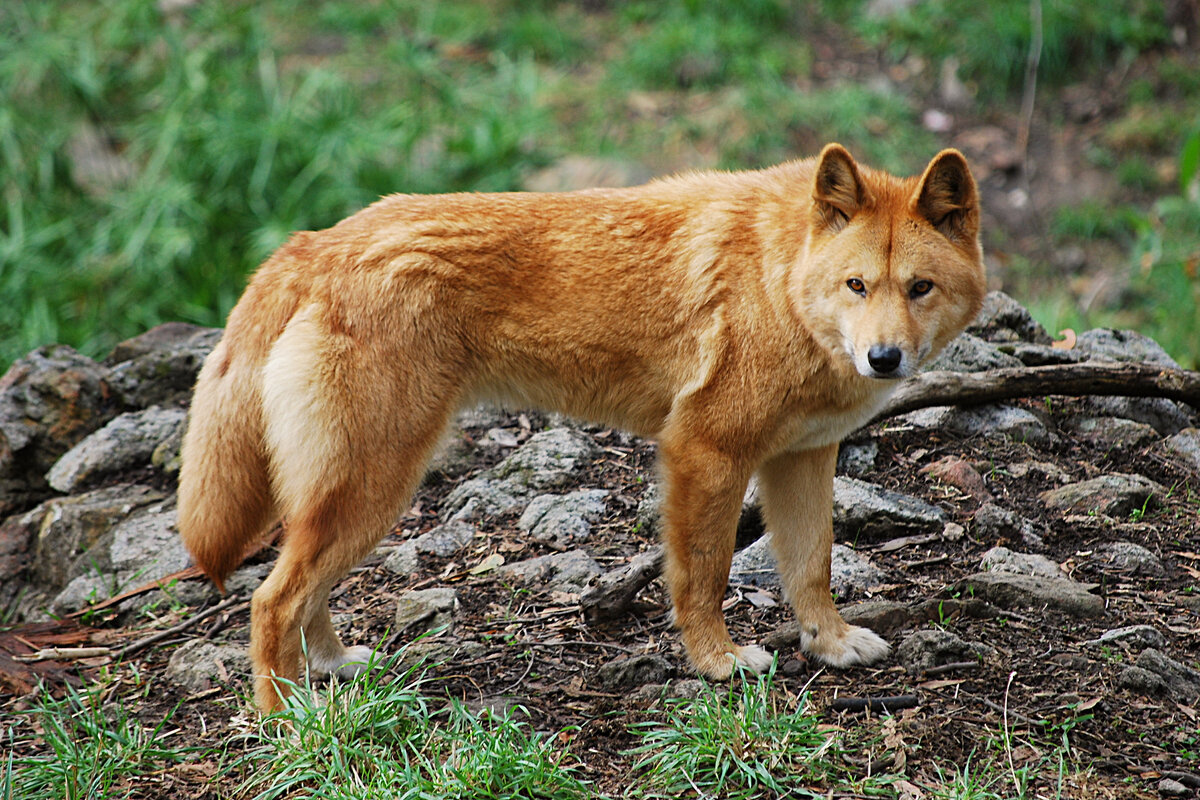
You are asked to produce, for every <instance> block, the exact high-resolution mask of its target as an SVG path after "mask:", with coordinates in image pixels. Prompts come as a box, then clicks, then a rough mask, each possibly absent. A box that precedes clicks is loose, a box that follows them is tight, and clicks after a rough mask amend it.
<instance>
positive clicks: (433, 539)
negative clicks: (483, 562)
mask: <svg viewBox="0 0 1200 800" xmlns="http://www.w3.org/2000/svg"><path fill="white" fill-rule="evenodd" d="M477 533H479V529H478V528H476V527H475V526H474V525H472V524H470V523H469V522H464V521H462V520H456V521H452V522H447V523H446V524H445V525H438V526H437V527H436V528H433V529H431V530H429V531H427V532H426V533H423V534H421V535H420V536H418V537H417V538H416V539H414V540H413V547H414V548H415V549H416V551H417V552H418V553H428V554H429V555H433V556H437V557H438V558H449V557H450V556H452V555H454V554H455V553H457V552H458V551H460V550H462V549H463V548H464V547H466V546H467V545H469V544H470V543H471V542H472V541H474V539H475V535H476V534H477Z"/></svg>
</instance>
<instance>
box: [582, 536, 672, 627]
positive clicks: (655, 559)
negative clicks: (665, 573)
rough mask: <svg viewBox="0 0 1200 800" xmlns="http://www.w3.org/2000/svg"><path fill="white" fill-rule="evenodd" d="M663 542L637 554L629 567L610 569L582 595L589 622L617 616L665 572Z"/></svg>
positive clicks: (585, 614) (584, 612) (584, 614)
mask: <svg viewBox="0 0 1200 800" xmlns="http://www.w3.org/2000/svg"><path fill="white" fill-rule="evenodd" d="M662 568H663V548H662V545H659V546H657V547H653V548H651V549H649V550H647V551H646V552H644V553H639V554H638V555H637V556H634V558H633V560H632V561H630V562H629V563H628V564H626V565H625V566H623V567H621V568H619V569H614V570H612V571H610V572H606V573H604V574H603V575H601V576H600V577H599V578H597V579H596V580H595V582H594V583H593V584H592V585H591V586H589V587H588V588H587V589H586V590H585V591H584V592H583V595H582V596H581V597H580V598H579V606H580V608H581V609H582V610H583V616H584V618H585V619H587V620H588V621H589V622H599V621H601V620H606V619H617V618H618V617H620V616H622V615H623V614H625V612H627V611H628V610H629V608H630V606H632V605H633V598H634V597H635V596H636V595H637V593H638V592H640V591H641V590H642V589H643V588H644V587H645V586H646V584H648V583H650V581H652V580H654V579H655V578H657V577H658V576H659V574H660V573H661V572H662Z"/></svg>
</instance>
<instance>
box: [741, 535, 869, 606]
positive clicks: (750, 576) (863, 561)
mask: <svg viewBox="0 0 1200 800" xmlns="http://www.w3.org/2000/svg"><path fill="white" fill-rule="evenodd" d="M771 537H772V534H767V535H766V536H763V537H761V538H760V539H758V540H757V541H755V542H753V543H752V544H750V545H749V546H748V547H746V548H745V549H743V550H742V551H741V552H739V553H737V554H735V555H734V557H733V564H732V565H731V567H730V573H729V582H730V583H732V584H741V585H747V586H758V587H761V588H765V589H779V588H780V587H781V582H780V578H779V571H778V564H777V562H776V560H775V553H774V551H773V550H772V549H771ZM883 582H884V574H883V572H882V571H880V569H879V568H878V567H876V566H875V565H874V564H872V563H871V562H870V560H869V559H868V558H867V557H866V556H864V555H862V554H861V553H858V552H856V551H855V550H853V549H851V548H850V547H847V546H846V545H844V544H835V545H834V546H833V551H832V555H831V568H830V580H829V585H830V588H831V589H832V590H833V591H835V592H838V593H839V594H845V593H848V592H851V591H864V590H866V589H869V588H871V587H872V586H878V585H879V584H881V583H883Z"/></svg>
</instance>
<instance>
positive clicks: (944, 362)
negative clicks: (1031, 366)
mask: <svg viewBox="0 0 1200 800" xmlns="http://www.w3.org/2000/svg"><path fill="white" fill-rule="evenodd" d="M1021 366H1024V364H1022V363H1021V359H1019V358H1016V357H1015V356H1011V355H1008V354H1007V353H1003V352H1001V351H1000V349H999V348H998V347H996V345H994V344H992V343H991V342H987V341H984V340H983V339H980V338H979V337H978V336H974V335H972V334H970V333H963V334H960V335H959V336H957V337H956V338H954V339H951V340H950V344H948V345H946V347H945V349H943V350H942V352H940V353H938V355H937V357H936V358H934V359H933V360H932V361H930V362H929V363H928V364H926V365H925V366H924V367H923V369H922V371H923V372H933V371H935V370H946V371H949V372H982V371H984V370H987V369H1004V368H1006V367H1021Z"/></svg>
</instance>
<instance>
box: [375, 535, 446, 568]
mask: <svg viewBox="0 0 1200 800" xmlns="http://www.w3.org/2000/svg"><path fill="white" fill-rule="evenodd" d="M447 524H451V523H447ZM420 566H421V559H420V556H418V555H417V545H416V543H415V542H413V541H412V540H411V539H410V540H409V541H407V542H401V543H400V544H399V545H397V546H395V547H389V548H388V549H387V557H386V558H384V559H383V568H384V569H385V570H387V571H388V572H391V573H393V574H395V575H412V574H413V573H414V572H416V571H417V570H418V569H419V568H420Z"/></svg>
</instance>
